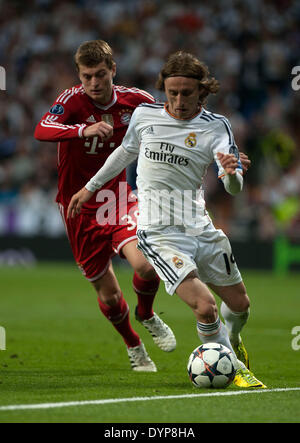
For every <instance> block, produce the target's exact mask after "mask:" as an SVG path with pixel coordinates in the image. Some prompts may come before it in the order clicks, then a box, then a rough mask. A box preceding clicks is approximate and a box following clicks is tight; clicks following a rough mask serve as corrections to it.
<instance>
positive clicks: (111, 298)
mask: <svg viewBox="0 0 300 443" xmlns="http://www.w3.org/2000/svg"><path fill="white" fill-rule="evenodd" d="M121 296H122V293H121V291H120V290H118V289H116V290H115V291H112V292H106V291H103V290H100V291H98V297H99V299H100V301H101V302H102V303H104V304H105V305H107V306H110V307H112V306H115V305H116V304H117V303H118V302H119V300H120V298H121Z"/></svg>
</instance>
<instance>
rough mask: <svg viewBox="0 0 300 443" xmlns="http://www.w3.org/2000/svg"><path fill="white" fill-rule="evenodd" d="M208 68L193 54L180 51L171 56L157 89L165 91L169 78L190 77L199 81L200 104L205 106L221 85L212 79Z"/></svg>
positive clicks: (159, 77) (161, 73) (157, 83)
mask: <svg viewBox="0 0 300 443" xmlns="http://www.w3.org/2000/svg"><path fill="white" fill-rule="evenodd" d="M209 74H210V73H209V70H208V67H207V66H206V65H205V63H203V62H201V61H200V60H198V59H197V57H195V56H194V55H193V54H190V53H188V52H184V51H178V52H175V53H174V54H171V55H170V57H169V58H168V60H167V62H166V63H165V65H164V66H163V67H162V69H161V71H160V73H159V76H158V79H157V82H156V85H155V86H156V88H157V89H158V90H160V91H164V90H165V79H166V78H168V77H178V76H182V77H190V78H195V79H197V80H199V103H200V104H201V105H204V104H205V103H206V99H207V96H208V95H209V94H215V93H216V92H218V90H219V87H220V84H219V82H218V80H216V79H215V78H214V77H210V75H209Z"/></svg>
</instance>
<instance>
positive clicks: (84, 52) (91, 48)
mask: <svg viewBox="0 0 300 443" xmlns="http://www.w3.org/2000/svg"><path fill="white" fill-rule="evenodd" d="M74 61H75V65H76V68H77V69H78V70H79V65H82V66H88V67H89V68H91V67H94V66H97V65H98V64H99V63H101V62H103V61H104V62H105V63H106V65H107V67H108V68H109V69H112V67H113V65H114V64H115V62H114V59H113V51H112V49H111V47H110V46H109V44H108V43H106V42H105V41H104V40H90V41H87V42H84V43H82V44H81V45H80V46H79V48H78V49H77V51H76V53H75V56H74Z"/></svg>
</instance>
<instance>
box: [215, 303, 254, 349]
mask: <svg viewBox="0 0 300 443" xmlns="http://www.w3.org/2000/svg"><path fill="white" fill-rule="evenodd" d="M221 314H222V316H223V318H224V321H225V326H226V328H227V330H228V334H229V337H230V340H231V341H232V342H234V343H237V344H238V343H239V341H240V338H241V337H240V332H241V330H242V329H243V327H244V326H245V324H246V323H247V320H248V317H249V314H250V310H249V309H248V310H247V311H245V312H233V311H231V309H229V308H228V306H227V305H226V304H225V303H224V302H222V303H221Z"/></svg>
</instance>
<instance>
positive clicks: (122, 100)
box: [34, 40, 176, 372]
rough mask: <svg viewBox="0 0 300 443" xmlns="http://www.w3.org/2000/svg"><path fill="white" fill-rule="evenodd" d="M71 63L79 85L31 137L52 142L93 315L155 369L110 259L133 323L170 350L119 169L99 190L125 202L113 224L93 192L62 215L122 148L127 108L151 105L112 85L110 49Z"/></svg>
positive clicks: (146, 97)
mask: <svg viewBox="0 0 300 443" xmlns="http://www.w3.org/2000/svg"><path fill="white" fill-rule="evenodd" d="M75 64H76V67H77V71H78V75H79V78H80V81H81V84H79V85H77V86H74V87H73V88H71V89H67V90H65V91H64V92H62V93H61V94H60V95H59V96H58V97H57V99H56V100H55V102H54V104H53V105H52V107H51V109H50V110H49V112H47V113H46V114H45V115H44V116H43V117H42V119H41V120H40V122H39V123H38V125H37V127H36V129H35V134H34V135H35V138H36V139H38V140H41V141H51V142H58V159H57V164H58V194H57V198H56V201H57V203H58V205H59V209H60V212H61V215H62V218H63V221H64V224H65V227H66V231H67V235H68V238H69V241H70V245H71V248H72V251H73V255H74V258H75V260H76V262H77V264H78V266H79V268H80V269H81V271H82V272H83V274H84V275H85V277H86V278H87V279H88V280H89V281H90V282H91V283H92V285H93V286H94V288H95V290H96V292H97V295H98V303H99V307H100V310H101V311H102V313H103V314H104V315H105V317H106V318H107V319H108V320H109V321H110V322H111V323H112V324H113V326H114V327H115V329H116V330H117V331H118V332H119V333H120V334H121V336H122V338H123V340H124V342H125V344H126V346H127V351H128V356H129V359H130V362H131V366H132V369H133V370H136V371H152V372H154V371H156V366H155V364H154V362H153V361H152V360H151V359H150V357H149V355H148V354H147V351H146V350H145V347H144V345H143V343H142V342H141V340H140V337H139V335H138V334H137V333H136V332H135V331H134V330H133V328H132V326H131V323H130V319H129V308H128V304H127V302H126V301H125V299H124V297H123V294H122V291H121V289H120V286H119V284H118V281H117V279H116V276H115V274H114V270H113V267H112V263H111V257H112V256H113V255H114V254H116V253H118V254H120V256H122V257H124V258H126V259H127V260H128V262H129V263H130V264H131V266H132V267H133V270H134V276H133V288H134V291H135V292H136V294H137V298H138V304H137V307H136V318H137V319H138V320H139V321H140V322H141V323H142V324H143V325H144V326H145V327H146V329H147V330H148V331H149V332H150V333H151V335H152V336H153V339H154V342H155V343H156V344H157V345H158V346H159V347H160V348H161V349H162V350H164V351H172V350H173V349H175V347H176V339H175V337H174V334H173V332H172V331H171V329H170V328H169V327H168V326H167V325H166V324H165V323H164V322H163V321H162V320H161V319H160V318H159V317H158V316H157V314H156V313H155V312H153V301H154V297H155V295H156V293H157V290H158V287H159V278H158V276H157V275H156V273H155V271H154V269H153V268H152V267H151V265H149V263H148V262H147V261H146V259H145V258H144V256H143V255H142V253H141V252H140V251H139V250H138V249H137V248H136V245H137V240H136V229H135V228H136V220H135V215H136V209H137V203H136V198H135V197H134V195H133V194H132V192H131V188H130V186H129V185H128V184H127V183H126V171H125V170H124V171H123V172H122V173H121V174H120V175H119V176H118V177H116V178H115V179H113V180H111V181H110V182H109V183H108V184H107V186H106V187H105V190H107V191H108V192H109V191H112V192H113V193H114V194H113V195H114V197H115V198H116V201H117V203H119V202H120V201H123V202H126V205H123V206H122V205H120V204H116V206H115V208H116V213H115V216H116V217H115V219H116V220H117V223H109V222H106V223H101V220H100V222H99V218H98V220H97V211H98V210H99V207H100V208H101V205H105V204H107V202H104V201H103V200H104V199H103V198H102V197H99V196H98V200H100V201H97V196H96V195H95V196H94V197H93V198H92V199H91V200H90V201H89V202H88V203H87V204H85V205H84V207H83V210H82V212H81V214H80V215H79V216H78V217H76V218H67V216H66V215H67V208H68V205H69V202H70V200H71V197H72V195H73V194H74V193H76V192H77V191H78V190H79V189H81V188H82V187H83V186H84V185H85V183H86V182H87V181H88V180H89V179H90V177H91V176H93V175H94V174H95V173H96V172H97V171H98V170H99V168H100V167H101V166H102V165H103V164H104V162H105V160H106V159H107V157H108V156H109V155H110V154H111V152H112V151H113V150H114V149H115V148H117V147H118V146H119V145H120V144H121V141H122V139H123V137H124V135H125V133H126V130H127V127H128V124H129V121H130V117H131V114H132V113H133V111H134V109H135V108H136V107H137V106H138V105H139V104H141V103H144V102H147V103H153V102H154V101H155V100H154V98H153V97H152V96H151V95H150V94H148V93H147V92H145V91H142V90H139V89H137V88H126V87H123V86H116V85H114V84H113V78H114V76H115V74H116V64H115V62H114V60H113V56H112V50H111V48H110V46H109V45H108V44H107V43H106V42H104V41H103V40H94V41H89V42H85V43H83V44H82V45H80V47H79V48H78V50H77V52H76V54H75ZM102 191H103V189H102ZM103 195H105V193H104V194H102V196H103ZM124 211H125V212H124ZM120 220H121V222H120V223H119V222H118V221H120ZM126 222H127V223H126Z"/></svg>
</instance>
